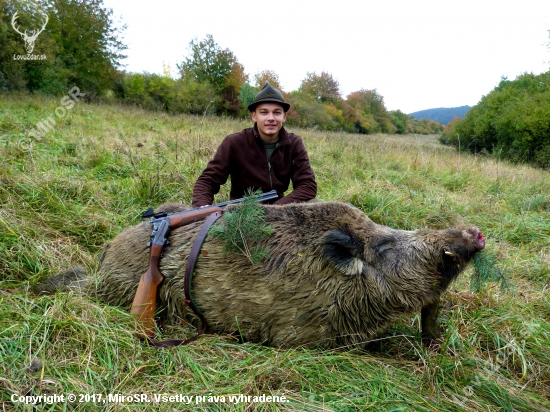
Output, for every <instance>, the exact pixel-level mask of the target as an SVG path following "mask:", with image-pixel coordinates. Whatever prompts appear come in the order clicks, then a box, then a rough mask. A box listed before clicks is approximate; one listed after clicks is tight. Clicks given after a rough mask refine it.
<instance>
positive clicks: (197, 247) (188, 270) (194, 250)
mask: <svg viewBox="0 0 550 412" xmlns="http://www.w3.org/2000/svg"><path fill="white" fill-rule="evenodd" d="M222 214H223V211H222V212H214V213H212V214H211V215H210V216H208V217H207V218H206V220H205V222H204V223H203V224H202V227H201V229H200V231H199V233H197V237H196V238H195V241H194V242H193V246H192V247H191V252H190V253H189V256H188V257H187V265H186V266H185V278H184V285H183V287H184V289H185V303H186V304H187V306H189V307H190V308H191V310H192V311H193V312H194V313H195V315H197V316H198V317H199V319H200V321H201V328H200V330H199V332H198V333H197V334H196V335H195V336H193V337H192V338H189V339H185V340H178V339H175V340H164V341H161V342H155V341H153V340H151V339H149V340H148V342H149V345H151V346H154V347H157V348H165V347H168V346H180V345H187V344H188V343H191V342H193V341H195V340H197V339H198V338H199V336H201V335H203V334H204V332H206V328H207V327H208V323H207V322H206V319H205V318H204V316H203V314H202V312H201V311H200V310H199V308H198V307H197V306H196V305H195V303H194V302H193V299H192V298H191V280H192V278H193V272H194V270H195V265H196V263H197V257H198V256H199V253H200V251H201V248H202V245H203V243H204V240H205V239H206V234H207V233H208V229H210V226H212V224H213V223H214V222H215V221H216V220H218V219H219V218H220V217H221V216H222Z"/></svg>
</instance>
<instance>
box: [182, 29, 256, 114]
mask: <svg viewBox="0 0 550 412" xmlns="http://www.w3.org/2000/svg"><path fill="white" fill-rule="evenodd" d="M189 50H190V54H189V56H187V57H185V58H184V60H183V62H182V63H181V64H178V65H177V67H178V69H179V71H180V75H181V78H182V79H185V80H193V81H195V82H197V83H208V84H210V85H211V86H212V87H213V88H214V91H215V92H216V94H217V95H219V96H221V97H223V102H224V104H222V107H219V109H220V111H221V112H227V111H229V112H232V113H237V112H238V109H239V107H240V103H239V100H238V97H239V93H240V91H241V87H242V85H243V84H244V83H245V82H246V81H247V76H246V75H245V74H244V67H243V66H242V65H241V64H240V63H239V62H238V60H237V57H236V56H235V55H234V54H233V52H232V51H231V50H229V49H222V48H221V47H220V45H218V43H216V41H215V40H214V37H213V36H212V35H211V34H208V35H206V39H204V40H200V41H199V40H198V39H197V38H195V39H193V40H192V41H191V42H190V43H189Z"/></svg>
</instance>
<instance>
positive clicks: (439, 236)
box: [81, 202, 485, 348]
mask: <svg viewBox="0 0 550 412" xmlns="http://www.w3.org/2000/svg"><path fill="white" fill-rule="evenodd" d="M261 207H262V208H263V209H264V211H265V215H266V223H267V224H269V225H271V226H272V228H273V231H272V234H271V235H270V236H269V238H268V239H267V240H266V241H265V242H264V243H265V244H262V246H264V247H267V248H268V249H269V253H268V257H267V258H265V259H264V260H262V261H260V262H258V263H255V264H252V263H250V261H249V260H248V259H247V258H246V257H244V256H242V255H240V254H237V253H230V254H228V253H226V252H224V245H223V242H222V241H221V240H220V239H218V238H214V237H212V236H207V238H206V241H205V243H204V244H203V248H202V250H203V254H201V255H200V257H199V258H198V260H197V264H196V268H195V272H194V275H193V282H192V287H191V293H192V297H193V300H194V302H195V303H196V305H197V306H198V308H199V309H200V310H201V311H202V312H203V313H204V316H205V318H206V320H207V321H208V332H210V333H235V332H238V334H239V335H240V336H241V337H242V338H243V339H245V340H248V341H253V342H261V343H264V344H267V345H272V346H278V347H292V346H307V347H323V348H334V347H340V346H350V345H362V344H365V343H367V342H369V341H370V340H372V339H373V338H375V337H376V336H378V335H379V334H380V333H381V332H383V331H384V330H385V329H386V328H387V327H388V326H390V325H391V324H392V322H395V320H396V319H397V318H399V317H402V316H403V315H404V314H410V313H414V312H417V311H420V310H422V312H423V313H422V315H423V320H422V326H423V333H424V336H425V337H428V338H434V337H437V336H438V334H439V327H438V324H437V308H438V306H439V300H440V296H441V294H442V292H444V291H445V290H446V289H447V287H448V286H449V284H450V283H451V282H452V281H453V280H454V279H455V278H456V277H457V276H458V275H459V274H460V273H461V272H462V271H463V270H464V269H465V267H466V265H467V264H468V262H469V261H470V259H471V258H472V257H473V256H474V255H475V254H476V253H478V252H479V251H481V250H482V249H483V248H484V247H485V241H484V238H483V235H482V233H481V232H480V230H479V229H478V228H477V227H475V226H473V227H460V228H449V229H443V230H428V229H422V230H416V231H406V230H396V229H392V228H390V227H387V226H383V225H380V224H377V223H374V222H373V221H372V220H371V219H369V218H368V217H367V216H366V215H365V214H364V213H363V212H362V211H361V210H359V209H357V208H355V207H353V206H351V205H348V204H344V203H340V202H326V203H306V204H290V205H284V206H275V205H264V206H261ZM171 211H172V212H173V211H174V209H173V208H172V209H171ZM201 225H202V223H201V222H197V223H194V224H191V225H188V226H184V227H181V228H178V229H175V230H173V231H172V232H171V234H170V237H169V241H170V245H168V246H166V247H165V249H164V255H163V257H162V259H161V263H160V270H161V272H162V273H163V275H164V276H165V280H164V281H163V283H162V284H161V286H160V287H159V301H158V304H159V306H160V307H164V308H165V309H166V314H167V316H168V318H169V319H171V320H176V321H178V320H181V319H185V320H186V321H189V322H191V323H194V324H197V321H198V319H197V318H196V316H195V315H194V314H193V313H192V311H191V310H190V309H189V308H188V307H187V306H186V305H185V304H184V301H185V295H184V271H185V264H186V260H187V256H188V254H189V252H190V249H191V245H192V243H193V240H194V238H195V235H196V234H197V232H198V230H199V229H200V227H201ZM150 234H151V226H150V224H149V223H147V222H143V223H141V224H139V225H136V226H133V227H130V228H128V229H126V230H124V231H123V232H122V233H121V234H119V235H118V236H117V237H116V238H114V239H113V241H112V242H111V243H110V244H109V245H107V247H106V249H105V251H104V254H103V256H102V259H101V263H100V267H99V272H98V277H97V279H96V280H94V281H88V282H87V286H86V288H87V292H86V293H89V294H94V295H97V296H99V298H100V299H102V300H103V301H105V302H106V303H109V304H113V305H123V306H125V307H130V305H131V303H132V300H133V298H134V295H135V292H136V289H137V285H138V282H139V279H140V277H141V275H142V274H143V273H144V272H145V270H146V268H147V264H148V257H149V250H148V248H147V246H146V245H147V242H148V240H149V236H150ZM81 281H82V280H81Z"/></svg>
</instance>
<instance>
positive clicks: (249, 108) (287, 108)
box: [248, 99, 290, 112]
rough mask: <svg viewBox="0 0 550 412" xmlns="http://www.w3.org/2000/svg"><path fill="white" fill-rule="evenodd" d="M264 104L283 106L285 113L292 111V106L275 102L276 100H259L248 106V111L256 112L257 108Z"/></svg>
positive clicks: (278, 101)
mask: <svg viewBox="0 0 550 412" xmlns="http://www.w3.org/2000/svg"><path fill="white" fill-rule="evenodd" d="M262 103H277V104H280V105H281V106H283V110H284V111H285V112H288V110H289V109H290V104H288V103H286V102H282V101H280V100H274V99H261V100H258V101H257V102H254V103H251V104H249V105H248V111H250V112H253V111H254V110H256V106H258V105H259V104H262Z"/></svg>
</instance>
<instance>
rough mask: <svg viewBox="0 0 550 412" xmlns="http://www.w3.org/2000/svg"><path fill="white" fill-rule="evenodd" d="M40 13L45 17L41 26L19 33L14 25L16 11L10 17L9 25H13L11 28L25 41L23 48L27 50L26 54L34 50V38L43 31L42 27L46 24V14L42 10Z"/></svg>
mask: <svg viewBox="0 0 550 412" xmlns="http://www.w3.org/2000/svg"><path fill="white" fill-rule="evenodd" d="M42 14H43V15H44V17H45V20H44V24H43V26H42V28H41V29H40V30H25V32H24V33H21V32H20V31H19V28H18V27H16V26H15V24H16V20H17V12H15V14H14V15H13V17H12V18H11V26H12V27H13V29H14V30H15V31H16V32H17V33H19V34H20V35H21V36H22V37H23V40H24V41H25V49H26V50H27V53H28V54H31V53H32V51H33V50H34V42H35V41H36V38H37V37H38V35H39V34H40V33H42V32H43V31H44V28H45V27H46V24H48V15H47V14H46V13H44V12H42ZM27 32H29V33H27Z"/></svg>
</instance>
